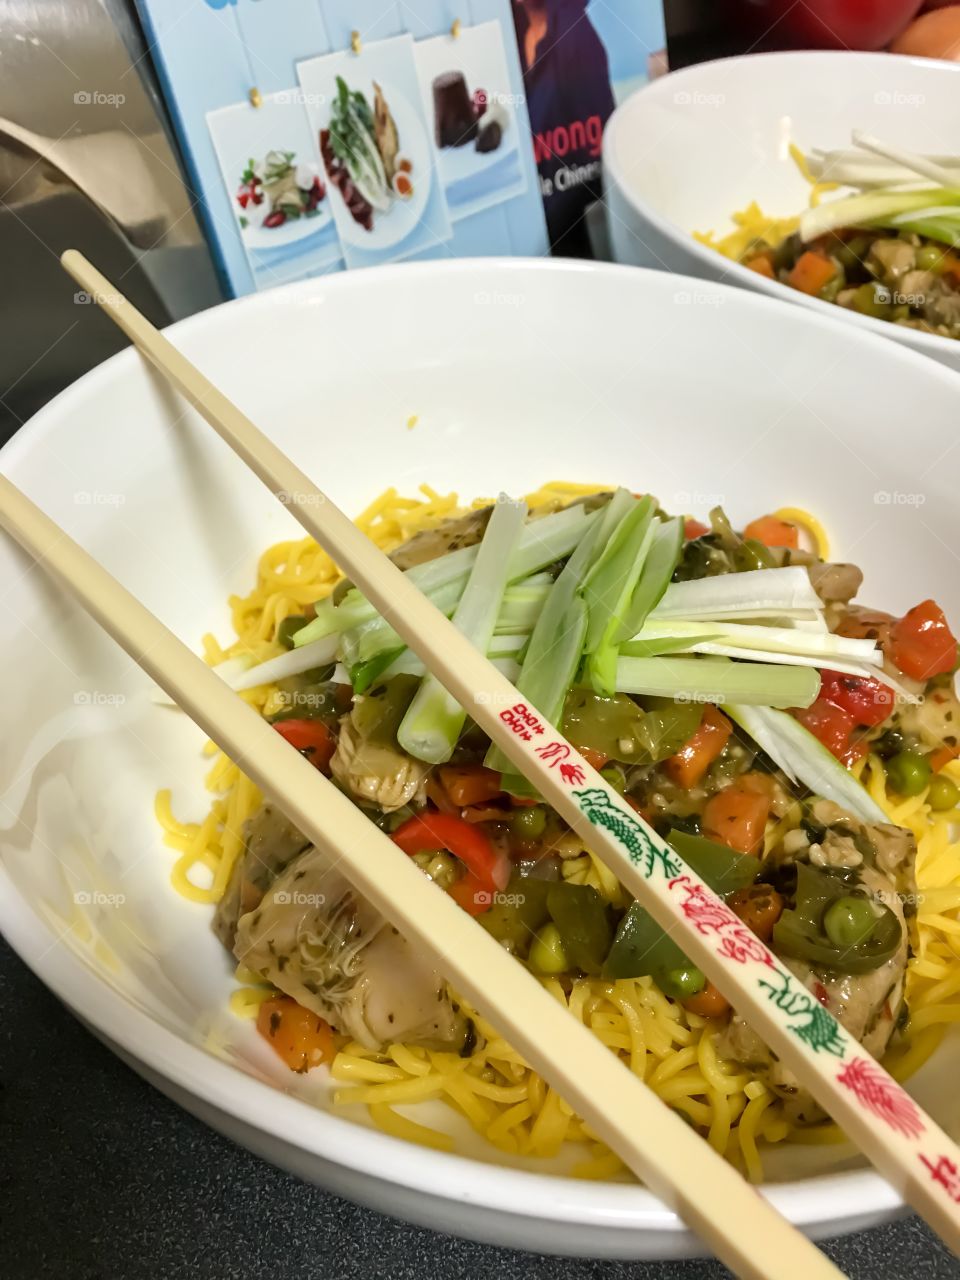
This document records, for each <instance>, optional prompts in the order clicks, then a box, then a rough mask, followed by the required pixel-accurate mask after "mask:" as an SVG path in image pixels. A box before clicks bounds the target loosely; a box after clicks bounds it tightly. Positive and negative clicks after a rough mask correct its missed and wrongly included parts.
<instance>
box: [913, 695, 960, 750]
mask: <svg viewBox="0 0 960 1280" xmlns="http://www.w3.org/2000/svg"><path fill="white" fill-rule="evenodd" d="M899 728H900V729H902V730H903V732H904V733H906V734H909V735H911V736H913V735H915V736H916V737H918V738H919V739H920V741H921V742H922V743H923V745H924V746H925V747H932V748H937V747H942V746H944V745H946V746H951V747H952V746H955V745H956V744H957V741H958V739H960V700H958V699H957V695H956V693H955V692H954V690H953V689H952V688H947V687H940V686H937V687H935V688H932V689H931V690H930V692H929V693H928V694H927V695H926V697H924V698H923V700H922V701H920V702H918V703H916V704H915V705H913V706H906V707H904V709H903V711H902V712H901V714H900V720H899Z"/></svg>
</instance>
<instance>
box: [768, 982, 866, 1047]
mask: <svg viewBox="0 0 960 1280" xmlns="http://www.w3.org/2000/svg"><path fill="white" fill-rule="evenodd" d="M774 972H775V973H776V975H777V977H778V978H779V979H780V986H779V987H778V986H775V985H774V984H773V983H772V982H763V981H761V983H760V987H761V990H763V991H765V992H766V993H767V996H768V998H769V999H770V1000H771V1001H772V1002H773V1004H774V1005H775V1006H776V1007H777V1008H778V1009H780V1010H781V1011H782V1012H783V1013H785V1014H786V1015H787V1017H789V1018H801V1019H803V1021H801V1022H798V1023H794V1024H792V1025H791V1026H790V1030H791V1031H792V1032H793V1033H794V1035H795V1036H797V1037H798V1039H800V1040H802V1041H803V1042H804V1044H806V1045H808V1046H809V1047H810V1048H811V1049H812V1050H813V1052H814V1053H831V1054H833V1055H834V1056H835V1057H837V1058H842V1057H843V1055H844V1051H845V1046H844V1043H843V1036H842V1035H841V1033H840V1028H839V1026H838V1025H837V1020H836V1019H835V1018H834V1016H833V1015H832V1014H831V1013H828V1012H827V1010H826V1009H824V1007H823V1005H822V1004H820V1002H819V1000H817V999H816V998H815V997H814V996H812V995H810V994H809V993H808V992H806V991H797V990H796V988H795V987H794V985H793V979H791V976H790V974H789V973H785V972H784V971H783V970H782V969H776V970H775V971H774Z"/></svg>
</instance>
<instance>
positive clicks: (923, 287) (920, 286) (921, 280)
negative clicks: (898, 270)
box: [900, 271, 939, 307]
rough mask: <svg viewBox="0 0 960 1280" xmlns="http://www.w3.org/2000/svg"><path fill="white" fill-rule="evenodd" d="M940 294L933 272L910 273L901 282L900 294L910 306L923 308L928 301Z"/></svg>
mask: <svg viewBox="0 0 960 1280" xmlns="http://www.w3.org/2000/svg"><path fill="white" fill-rule="evenodd" d="M937 292H939V289H938V280H937V277H936V276H935V275H934V274H933V272H932V271H908V272H907V274H906V275H905V276H904V277H903V279H902V280H901V281H900V293H901V295H902V296H903V297H904V298H906V299H908V300H909V303H910V306H912V307H913V306H917V307H919V306H922V305H923V304H924V302H925V301H926V299H927V298H928V297H929V296H930V295H931V294H934V293H937Z"/></svg>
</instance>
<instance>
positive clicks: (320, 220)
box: [240, 172, 333, 253]
mask: <svg viewBox="0 0 960 1280" xmlns="http://www.w3.org/2000/svg"><path fill="white" fill-rule="evenodd" d="M320 177H321V178H322V180H323V185H324V187H326V194H325V195H324V197H323V199H322V200H321V201H320V204H319V205H318V206H317V211H316V213H314V214H312V215H311V216H310V217H306V216H305V215H301V216H300V217H299V218H288V219H287V221H286V222H285V223H283V225H282V226H279V227H265V226H263V225H262V222H261V219H262V218H263V217H266V212H269V210H267V211H266V212H262V211H263V209H264V205H265V204H266V201H264V204H261V205H257V206H256V207H255V208H254V209H253V216H252V217H251V212H250V211H251V206H250V205H248V206H247V211H246V213H244V212H243V210H240V213H241V215H242V216H243V217H245V218H246V219H247V225H246V226H245V227H241V228H240V234H241V235H242V236H243V242H244V244H245V245H246V246H247V248H248V249H252V250H254V251H255V252H258V253H259V252H261V251H262V250H264V249H280V248H283V247H284V246H286V245H288V244H294V243H295V242H296V241H297V240H304V239H306V237H307V236H311V235H313V234H314V233H315V232H317V231H321V230H322V229H323V228H324V227H326V226H327V225H328V223H329V222H330V219H331V218H332V217H333V214H332V212H331V210H330V183H329V182H328V181H327V176H326V174H324V173H322V172H321V173H320ZM258 224H259V225H258Z"/></svg>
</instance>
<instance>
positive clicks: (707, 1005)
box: [683, 980, 730, 1018]
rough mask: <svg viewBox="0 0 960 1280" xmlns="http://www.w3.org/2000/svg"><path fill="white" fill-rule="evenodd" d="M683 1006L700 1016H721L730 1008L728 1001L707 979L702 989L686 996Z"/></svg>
mask: <svg viewBox="0 0 960 1280" xmlns="http://www.w3.org/2000/svg"><path fill="white" fill-rule="evenodd" d="M683 1007H684V1008H685V1009H688V1010H689V1011H690V1013H696V1014H699V1015H700V1017H701V1018H722V1017H723V1015H724V1014H725V1013H726V1012H727V1010H728V1009H729V1008H730V1002H729V1000H728V999H727V997H726V996H725V995H722V994H721V992H720V991H718V990H717V988H716V987H715V986H714V985H713V983H712V982H710V981H709V980H708V981H707V985H706V986H705V987H704V988H703V990H702V991H698V992H697V994H696V995H695V996H687V998H686V1000H684V1001H683Z"/></svg>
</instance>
